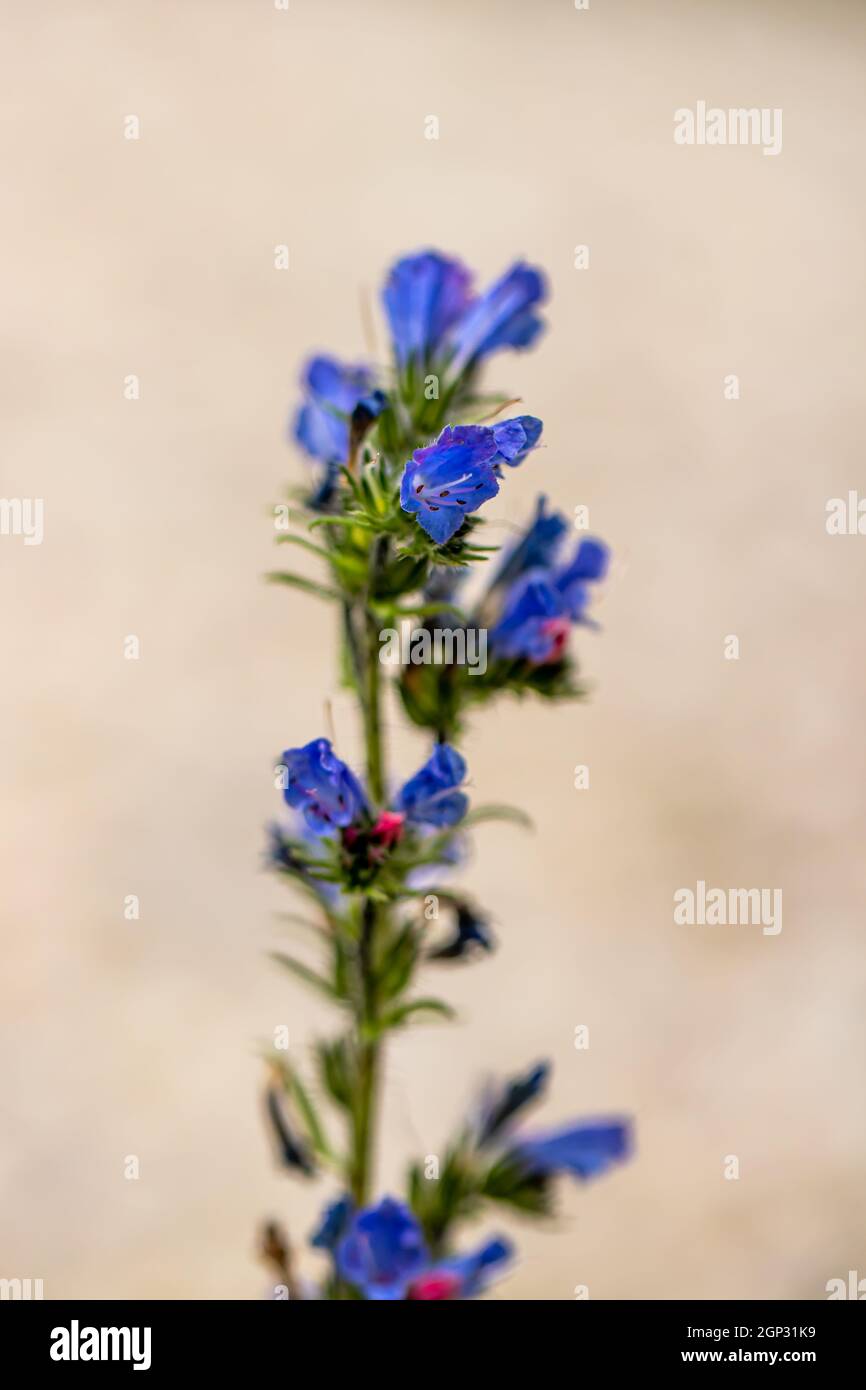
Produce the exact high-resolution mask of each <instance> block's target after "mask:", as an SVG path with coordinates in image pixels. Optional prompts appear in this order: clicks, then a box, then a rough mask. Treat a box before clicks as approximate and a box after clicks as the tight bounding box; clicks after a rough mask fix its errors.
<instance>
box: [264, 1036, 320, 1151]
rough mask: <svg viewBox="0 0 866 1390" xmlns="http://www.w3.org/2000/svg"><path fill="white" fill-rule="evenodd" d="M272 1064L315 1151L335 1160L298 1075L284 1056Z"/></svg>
mask: <svg viewBox="0 0 866 1390" xmlns="http://www.w3.org/2000/svg"><path fill="white" fill-rule="evenodd" d="M272 1060H273V1062H274V1065H275V1066H276V1068H277V1070H278V1071H279V1073H280V1076H281V1078H282V1082H283V1086H284V1087H285V1089H286V1094H287V1095H288V1096H289V1097H290V1099H291V1100H292V1101H294V1104H295V1108H296V1109H297V1112H298V1115H299V1118H300V1120H301V1123H302V1125H303V1127H304V1130H305V1132H306V1137H307V1138H308V1139H309V1141H310V1143H311V1145H312V1146H313V1148H314V1149H315V1150H316V1153H318V1154H319V1155H321V1156H322V1157H323V1158H327V1159H329V1160H330V1161H331V1162H333V1161H335V1159H336V1154H335V1153H334V1150H333V1149H332V1147H331V1144H330V1142H329V1140H328V1137H327V1135H326V1133H325V1130H324V1127H323V1125H322V1121H321V1120H320V1119H319V1115H318V1112H317V1110H316V1107H315V1105H314V1104H313V1101H312V1098H311V1097H310V1094H309V1092H308V1090H307V1088H306V1087H305V1085H304V1083H303V1082H302V1081H301V1078H300V1076H299V1075H298V1073H297V1072H296V1070H295V1069H294V1067H292V1066H291V1064H290V1063H289V1062H287V1061H286V1060H285V1058H282V1057H280V1058H273V1059H272Z"/></svg>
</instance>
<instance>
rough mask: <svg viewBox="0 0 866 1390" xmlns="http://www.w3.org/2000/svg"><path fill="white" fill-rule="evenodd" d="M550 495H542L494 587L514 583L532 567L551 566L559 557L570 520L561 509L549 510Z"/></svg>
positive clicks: (503, 562) (499, 569)
mask: <svg viewBox="0 0 866 1390" xmlns="http://www.w3.org/2000/svg"><path fill="white" fill-rule="evenodd" d="M546 508H547V498H546V497H539V499H538V502H537V503H536V509H535V517H534V518H533V520H532V521H531V522H530V524H529V526H528V527H527V528H526V530H525V531H524V533H523V535H522V536H521V537H520V539H519V540H518V541H517V542H516V544H514V545H513V546H512V547H511V549H510V550H509V551H508V553H507V554H506V555H505V557H504V558H503V559H502V560H501V561H500V564H499V568H498V569H497V571H496V574H495V575H494V577H493V583H492V584H491V588H497V587H499V586H501V585H503V584H512V583H513V582H514V580H515V579H519V578H520V576H521V575H522V574H525V573H526V571H527V570H531V569H549V568H550V567H551V566H552V565H553V562H554V560H555V559H556V556H557V553H558V551H559V548H560V546H561V544H562V539H563V536H564V535H565V533H566V531H567V530H568V522H567V521H566V520H565V517H563V516H560V515H559V513H558V512H550V513H548V512H547V510H546Z"/></svg>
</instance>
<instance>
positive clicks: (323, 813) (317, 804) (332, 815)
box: [282, 738, 367, 835]
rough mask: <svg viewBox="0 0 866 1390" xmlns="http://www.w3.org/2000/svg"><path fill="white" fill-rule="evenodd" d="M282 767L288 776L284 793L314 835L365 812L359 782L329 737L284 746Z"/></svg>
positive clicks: (349, 823)
mask: <svg viewBox="0 0 866 1390" xmlns="http://www.w3.org/2000/svg"><path fill="white" fill-rule="evenodd" d="M282 766H283V767H284V768H285V770H286V775H287V783H286V787H285V790H284V792H283V796H284V797H285V799H286V801H287V802H288V804H289V806H294V807H295V808H296V809H298V810H299V811H301V812H302V813H303V816H304V819H305V821H306V822H307V825H308V826H309V827H310V829H311V830H314V831H315V832H316V833H317V834H319V835H321V834H324V833H326V832H327V831H329V830H333V829H334V828H335V827H338V828H342V827H344V826H347V825H351V824H352V822H353V821H355V820H358V819H359V818H360V817H361V816H363V815H364V813H365V812H366V809H367V803H366V798H365V796H364V793H363V790H362V789H361V784H360V783H359V781H358V779H357V777H356V776H355V774H354V773H353V772H352V771H351V770H350V769H349V768H348V767H347V766H346V764H345V763H343V762H341V761H340V759H339V758H338V757H337V756H336V755H335V753H334V751H333V749H332V748H331V744H330V742H329V740H328V739H326V738H316V739H313V741H312V743H308V744H306V745H305V746H304V747H303V748H289V749H287V750H286V752H285V753H284V754H283V757H282Z"/></svg>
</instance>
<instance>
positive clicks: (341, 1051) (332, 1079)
mask: <svg viewBox="0 0 866 1390" xmlns="http://www.w3.org/2000/svg"><path fill="white" fill-rule="evenodd" d="M315 1047H316V1059H317V1061H318V1064H319V1072H320V1074H321V1077H322V1084H323V1085H324V1087H325V1089H326V1091H327V1092H328V1095H329V1096H330V1097H331V1099H332V1100H333V1101H334V1103H335V1104H336V1105H338V1106H340V1108H341V1109H342V1110H348V1111H351V1109H352V1100H353V1097H352V1067H351V1061H350V1056H349V1048H348V1044H347V1042H346V1039H345V1038H336V1039H335V1040H334V1041H333V1042H328V1041H327V1040H326V1039H322V1040H320V1041H319V1042H317V1043H316V1045H315Z"/></svg>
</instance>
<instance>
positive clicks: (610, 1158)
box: [512, 1119, 632, 1181]
mask: <svg viewBox="0 0 866 1390" xmlns="http://www.w3.org/2000/svg"><path fill="white" fill-rule="evenodd" d="M631 1152H632V1130H631V1124H630V1122H629V1121H628V1120H625V1119H605V1120H584V1121H583V1122H582V1123H580V1124H574V1125H567V1126H565V1127H564V1128H562V1129H552V1130H548V1131H547V1133H545V1134H537V1135H534V1136H533V1137H531V1138H526V1139H521V1140H520V1141H519V1143H517V1144H515V1145H514V1147H513V1150H512V1154H513V1156H514V1157H515V1158H517V1159H518V1160H519V1161H520V1163H521V1164H522V1165H523V1166H524V1167H525V1168H526V1170H527V1172H529V1173H531V1174H533V1175H535V1174H538V1175H542V1176H547V1175H553V1174H555V1173H559V1172H565V1173H572V1174H573V1175H574V1176H575V1177H577V1178H581V1179H583V1180H584V1181H587V1180H588V1179H589V1178H597V1177H599V1176H600V1174H602V1173H604V1172H605V1171H606V1170H607V1169H608V1168H610V1167H612V1166H613V1164H615V1163H622V1162H624V1161H625V1160H626V1159H627V1158H629V1157H630V1156H631Z"/></svg>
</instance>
